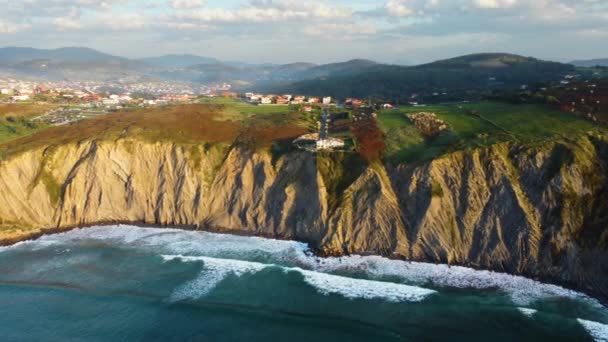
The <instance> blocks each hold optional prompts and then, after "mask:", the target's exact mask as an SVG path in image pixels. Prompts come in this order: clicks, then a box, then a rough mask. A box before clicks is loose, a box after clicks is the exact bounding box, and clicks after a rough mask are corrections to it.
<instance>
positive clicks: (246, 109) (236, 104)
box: [199, 97, 294, 121]
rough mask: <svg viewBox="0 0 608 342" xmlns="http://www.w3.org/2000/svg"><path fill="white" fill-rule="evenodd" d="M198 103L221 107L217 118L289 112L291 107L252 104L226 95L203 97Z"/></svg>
mask: <svg viewBox="0 0 608 342" xmlns="http://www.w3.org/2000/svg"><path fill="white" fill-rule="evenodd" d="M199 103H203V104H211V105H218V106H221V107H222V108H223V111H222V115H221V116H220V117H218V118H217V120H226V121H243V120H247V119H250V118H251V117H253V116H274V115H278V114H290V113H292V112H294V110H293V108H290V107H289V106H287V105H285V106H283V105H268V106H265V105H259V106H258V105H252V104H249V103H247V102H243V101H241V100H238V99H233V98H226V97H203V98H201V99H200V100H199Z"/></svg>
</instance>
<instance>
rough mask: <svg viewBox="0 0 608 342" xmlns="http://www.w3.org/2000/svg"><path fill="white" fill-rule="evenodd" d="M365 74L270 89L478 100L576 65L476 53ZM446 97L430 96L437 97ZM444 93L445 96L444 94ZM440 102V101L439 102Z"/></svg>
mask: <svg viewBox="0 0 608 342" xmlns="http://www.w3.org/2000/svg"><path fill="white" fill-rule="evenodd" d="M362 70H363V71H361V72H356V73H350V74H348V73H347V74H338V75H330V76H329V77H324V78H318V79H312V80H304V81H299V82H295V83H292V84H287V85H284V84H282V85H279V86H276V87H274V88H270V89H269V91H270V92H278V93H296V94H324V95H328V96H333V97H335V98H346V97H359V98H367V97H378V98H381V99H385V100H390V101H393V102H400V103H406V102H407V101H408V100H409V97H410V95H411V94H413V93H416V94H420V95H422V96H423V97H425V99H426V100H427V102H428V101H431V100H438V99H439V98H441V99H440V101H457V100H460V99H463V98H467V99H477V98H479V96H480V94H482V93H484V92H487V90H488V89H490V88H508V89H509V88H511V89H512V88H519V87H520V86H521V85H522V84H535V83H538V82H548V81H558V80H559V79H561V77H563V75H564V74H566V73H571V72H574V71H575V68H574V66H572V65H569V64H562V63H556V62H548V61H541V60H537V59H534V58H528V57H522V56H516V55H509V54H475V55H469V56H463V57H458V58H453V59H449V60H444V61H438V62H434V63H430V64H425V65H420V66H415V67H405V66H398V65H376V66H371V67H368V68H365V69H362ZM435 92H437V93H439V94H442V95H441V96H431V94H433V93H435ZM443 93H446V94H445V95H443ZM436 98H437V99H436Z"/></svg>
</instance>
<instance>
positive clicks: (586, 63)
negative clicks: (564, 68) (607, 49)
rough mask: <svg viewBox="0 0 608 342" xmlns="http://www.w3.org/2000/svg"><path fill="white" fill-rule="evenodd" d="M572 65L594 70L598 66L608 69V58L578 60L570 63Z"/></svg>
mask: <svg viewBox="0 0 608 342" xmlns="http://www.w3.org/2000/svg"><path fill="white" fill-rule="evenodd" d="M570 64H572V65H575V66H577V67H584V68H592V67H596V66H602V67H608V58H598V59H585V60H577V61H572V62H570Z"/></svg>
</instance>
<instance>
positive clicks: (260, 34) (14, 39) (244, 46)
mask: <svg viewBox="0 0 608 342" xmlns="http://www.w3.org/2000/svg"><path fill="white" fill-rule="evenodd" d="M0 8H1V9H2V10H0V46H28V47H35V48H57V47H64V46H85V47H90V48H94V49H98V50H100V51H103V52H107V53H111V54H115V55H120V56H124V57H130V58H138V57H148V56H157V55H164V54H185V53H189V54H198V55H203V56H209V57H215V58H219V59H222V60H230V61H243V62H250V63H266V62H268V63H290V62H300V61H306V62H315V63H327V62H336V61H344V60H348V59H353V58H367V59H372V60H376V61H380V62H387V63H399V64H417V63H423V62H429V61H433V60H437V59H442V58H449V57H455V56H459V55H464V54H469V53H477V52H510V53H517V54H522V55H525V56H534V57H537V58H542V59H550V60H557V61H570V60H573V59H589V58H608V0H351V1H345V0H332V1H330V0H306V1H305V0H149V1H142V0H0Z"/></svg>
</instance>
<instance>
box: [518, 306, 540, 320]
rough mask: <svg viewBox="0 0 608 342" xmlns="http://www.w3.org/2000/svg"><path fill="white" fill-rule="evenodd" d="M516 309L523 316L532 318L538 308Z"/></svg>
mask: <svg viewBox="0 0 608 342" xmlns="http://www.w3.org/2000/svg"><path fill="white" fill-rule="evenodd" d="M517 310H519V312H521V313H522V314H523V315H524V316H526V317H528V318H532V317H533V316H534V315H535V314H536V313H537V312H538V310H534V309H530V308H517Z"/></svg>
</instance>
